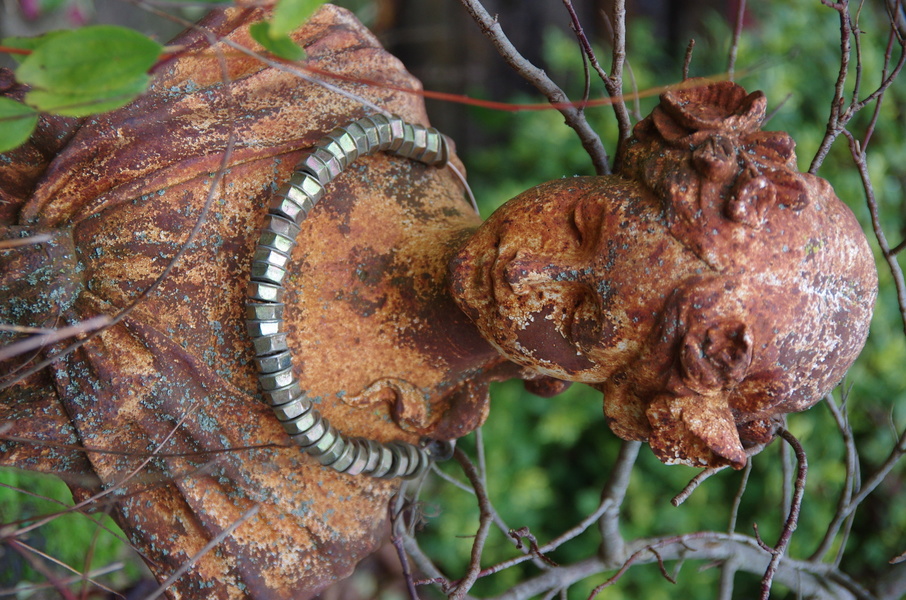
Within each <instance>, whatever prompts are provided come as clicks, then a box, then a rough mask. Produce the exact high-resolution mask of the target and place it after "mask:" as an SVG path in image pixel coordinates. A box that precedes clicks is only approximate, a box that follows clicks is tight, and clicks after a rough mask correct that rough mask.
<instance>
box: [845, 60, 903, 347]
mask: <svg viewBox="0 0 906 600" xmlns="http://www.w3.org/2000/svg"><path fill="white" fill-rule="evenodd" d="M904 56H906V53H904ZM843 134H844V135H845V136H846V137H847V138H848V139H849V150H850V153H851V154H852V157H853V162H855V164H856V168H857V169H858V170H859V175H860V177H861V178H862V187H863V188H864V189H865V201H866V202H867V203H868V211H869V213H871V226H872V228H873V229H874V232H875V237H876V238H877V240H878V246H879V247H880V248H881V253H882V254H883V255H884V258H885V260H886V261H887V266H888V267H889V268H890V273H891V274H892V275H893V282H894V286H895V287H896V290H897V299H898V300H899V305H900V318H901V319H902V320H903V331H904V332H906V281H904V278H903V269H902V268H901V267H900V263H899V262H897V259H896V257H895V256H894V255H893V254H892V253H891V252H890V246H889V245H888V243H887V236H886V235H884V228H883V226H882V225H881V216H880V210H879V209H878V201H877V199H876V198H875V191H874V185H873V184H872V182H871V176H870V175H869V174H868V158H867V157H866V155H865V152H864V150H862V148H861V146H860V144H859V142H858V141H857V140H856V139H855V138H854V137H853V136H852V134H851V133H850V132H848V131H846V130H843Z"/></svg>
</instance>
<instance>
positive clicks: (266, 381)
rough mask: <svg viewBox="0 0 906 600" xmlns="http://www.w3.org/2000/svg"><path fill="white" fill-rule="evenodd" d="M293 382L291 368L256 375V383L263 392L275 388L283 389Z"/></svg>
mask: <svg viewBox="0 0 906 600" xmlns="http://www.w3.org/2000/svg"><path fill="white" fill-rule="evenodd" d="M293 381H295V379H294V377H293V370H292V368H289V369H283V370H282V371H277V372H276V373H264V374H261V375H258V383H259V384H260V385H261V389H262V390H264V391H266V392H267V391H271V390H274V389H277V388H281V387H285V386H288V385H290V384H291V383H292V382H293Z"/></svg>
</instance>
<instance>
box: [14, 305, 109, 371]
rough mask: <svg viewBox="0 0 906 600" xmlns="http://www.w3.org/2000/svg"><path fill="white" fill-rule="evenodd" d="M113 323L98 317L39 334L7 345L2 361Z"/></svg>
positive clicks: (105, 316) (105, 317)
mask: <svg viewBox="0 0 906 600" xmlns="http://www.w3.org/2000/svg"><path fill="white" fill-rule="evenodd" d="M111 321H112V319H111V318H110V317H109V316H108V315H98V316H96V317H91V318H89V319H85V320H84V321H81V322H79V323H76V324H75V325H69V326H68V327H60V328H59V329H50V330H47V331H44V332H42V333H37V334H35V335H32V336H31V337H28V338H26V339H24V340H21V341H18V342H14V343H12V344H7V345H6V346H3V347H2V348H0V361H3V360H7V359H10V358H13V357H14V356H19V355H20V354H25V353H26V352H31V351H32V350H38V349H40V348H44V347H45V346H50V345H51V344H56V343H57V342H60V341H63V340H65V339H67V338H71V337H75V336H77V335H81V334H83V333H89V332H91V331H95V330H98V329H102V328H104V327H107V326H109V325H110V322H111Z"/></svg>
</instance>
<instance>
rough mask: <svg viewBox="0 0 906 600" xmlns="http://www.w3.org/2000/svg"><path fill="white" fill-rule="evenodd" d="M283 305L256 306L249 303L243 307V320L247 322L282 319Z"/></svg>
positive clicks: (256, 304)
mask: <svg viewBox="0 0 906 600" xmlns="http://www.w3.org/2000/svg"><path fill="white" fill-rule="evenodd" d="M283 307H284V305H283V304H258V303H254V302H249V303H247V304H246V305H245V318H246V319H248V320H249V321H272V320H274V319H282V318H283Z"/></svg>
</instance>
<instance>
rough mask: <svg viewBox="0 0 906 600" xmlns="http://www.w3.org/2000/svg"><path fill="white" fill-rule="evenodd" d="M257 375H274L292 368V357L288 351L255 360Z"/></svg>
mask: <svg viewBox="0 0 906 600" xmlns="http://www.w3.org/2000/svg"><path fill="white" fill-rule="evenodd" d="M255 365H257V367H258V372H259V373H274V372H276V371H282V370H283V369H288V368H289V367H291V366H293V355H292V353H291V352H290V351H289V350H286V351H285V352H280V353H279V354H272V355H270V356H263V357H260V358H256V359H255Z"/></svg>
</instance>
